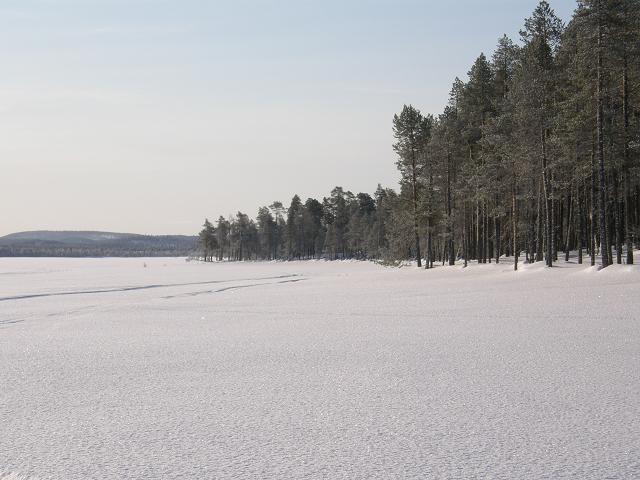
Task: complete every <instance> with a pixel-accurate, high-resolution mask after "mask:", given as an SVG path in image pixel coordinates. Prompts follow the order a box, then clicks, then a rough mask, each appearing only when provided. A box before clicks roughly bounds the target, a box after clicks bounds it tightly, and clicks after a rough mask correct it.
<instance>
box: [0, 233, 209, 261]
mask: <svg viewBox="0 0 640 480" xmlns="http://www.w3.org/2000/svg"><path fill="white" fill-rule="evenodd" d="M197 246H198V237H195V236H187V235H137V234H133V233H114V232H75V231H47V230H42V231H34V232H19V233H12V234H10V235H6V236H4V237H0V257H172V256H186V255H190V254H192V253H194V252H195V251H196V250H197Z"/></svg>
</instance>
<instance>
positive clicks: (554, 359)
mask: <svg viewBox="0 0 640 480" xmlns="http://www.w3.org/2000/svg"><path fill="white" fill-rule="evenodd" d="M145 264H146V267H145ZM0 472H6V473H5V475H12V476H13V478H38V479H56V480H57V479H61V480H62V479H64V480H67V479H83V480H84V479H114V478H122V479H125V478H126V479H129V478H131V479H178V478H181V479H187V478H188V479H210V478H296V479H297V478H330V479H334V478H362V479H365V478H367V479H368V478H460V479H463V478H465V479H466V478H483V479H485V478H492V479H515V478H527V479H532V478H548V479H561V478H579V479H603V478H608V479H616V478H619V479H631V478H640V267H636V266H634V267H632V266H612V267H610V268H607V269H606V270H603V271H600V272H598V271H597V270H596V269H594V268H590V267H588V266H578V265H575V264H565V263H563V262H560V264H559V265H558V267H556V268H553V269H546V268H544V266H543V265H542V264H536V265H532V266H527V265H523V268H522V270H521V271H519V272H517V273H514V272H512V271H511V265H509V264H500V265H499V266H497V265H495V264H493V265H486V266H485V265H483V266H477V265H471V266H470V267H468V268H467V269H462V268H460V267H459V266H455V267H440V268H437V269H435V270H433V271H424V270H419V269H417V268H400V269H398V268H385V267H381V266H377V265H374V264H371V263H361V262H282V263H235V264H232V263H224V264H202V263H194V262H192V263H188V262H185V261H184V260H183V259H158V258H156V259H0ZM0 476H2V475H0ZM9 478H12V477H9Z"/></svg>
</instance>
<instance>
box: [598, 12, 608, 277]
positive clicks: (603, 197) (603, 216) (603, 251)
mask: <svg viewBox="0 0 640 480" xmlns="http://www.w3.org/2000/svg"><path fill="white" fill-rule="evenodd" d="M601 3H602V0H598V3H597V7H598V10H597V15H598V48H597V50H598V52H597V56H598V67H597V80H598V82H597V83H598V85H597V89H596V96H597V99H596V100H597V115H596V135H597V154H598V178H599V181H600V192H599V196H598V208H599V210H600V212H599V213H600V214H599V217H600V257H601V259H602V260H601V262H602V268H606V267H608V266H609V246H608V242H607V203H606V201H607V183H606V176H605V167H604V132H603V118H602V117H603V115H604V112H603V106H602V96H603V88H604V87H603V76H602V74H603V72H602V5H601Z"/></svg>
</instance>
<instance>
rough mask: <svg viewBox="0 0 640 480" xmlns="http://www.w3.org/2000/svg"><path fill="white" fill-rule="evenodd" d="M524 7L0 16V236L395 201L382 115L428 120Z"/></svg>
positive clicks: (189, 224) (182, 224)
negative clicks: (295, 204)
mask: <svg viewBox="0 0 640 480" xmlns="http://www.w3.org/2000/svg"><path fill="white" fill-rule="evenodd" d="M537 3H538V2H537V0H518V1H506V0H502V1H498V0H493V1H489V2H473V1H470V0H465V1H461V2H457V3H456V4H455V5H442V4H430V3H427V2H418V1H410V0H402V1H394V2H391V1H376V2H364V1H353V2H349V4H348V5H344V4H342V2H336V1H329V2H323V3H322V4H321V5H320V4H314V3H312V2H293V1H290V0H287V1H281V2H277V3H275V2H267V1H238V2H234V3H233V5H230V4H221V3H218V2H213V3H211V2H202V1H195V0H188V1H185V2H180V3H179V4H178V3H176V2H169V1H158V2H153V8H150V7H151V5H152V3H151V1H150V0H131V1H126V2H125V1H121V0H114V1H109V2H107V1H101V0H94V1H91V2H88V1H79V0H60V1H57V2H53V1H45V0H42V1H34V0H31V1H8V2H3V6H1V7H0V19H1V21H2V22H3V25H2V31H1V33H0V39H2V41H3V43H4V44H5V45H10V46H11V48H10V49H4V51H3V52H2V53H1V54H0V55H1V56H2V57H1V58H2V61H3V65H4V69H3V71H4V74H3V78H2V80H1V81H0V111H2V115H1V116H0V118H1V119H2V120H1V122H2V129H3V131H4V135H3V141H2V142H0V155H2V158H3V166H4V168H3V180H4V181H3V186H2V188H1V189H0V201H1V203H2V204H3V205H4V206H5V208H4V212H3V222H2V224H0V235H5V234H9V233H13V232H18V231H24V230H101V231H115V232H130V233H143V234H187V235H193V234H195V233H196V232H197V231H198V230H199V227H200V225H201V224H202V221H203V220H204V218H205V217H209V218H211V219H215V218H217V217H218V216H219V215H224V216H227V215H229V214H232V213H234V212H236V211H238V210H241V211H243V212H246V213H248V214H249V215H251V216H254V215H255V213H256V211H257V209H258V207H259V206H261V205H268V204H270V203H272V202H273V201H274V200H280V201H282V202H283V203H284V204H285V205H287V204H288V203H289V201H290V199H291V197H292V196H293V195H294V194H298V195H300V196H301V197H302V198H303V199H305V198H307V197H316V198H319V199H321V198H322V197H323V196H326V195H327V194H328V193H329V192H330V190H331V189H332V188H333V187H334V186H336V185H340V186H343V187H344V188H345V189H348V190H351V191H353V192H354V193H356V192H359V191H366V192H370V193H371V192H373V191H374V190H375V188H376V185H377V184H378V183H381V184H382V185H384V186H389V187H394V188H395V187H396V186H397V180H398V178H399V176H398V174H397V172H396V167H395V163H394V162H395V156H394V153H393V151H392V148H391V144H392V141H393V138H392V131H391V119H392V116H393V114H394V113H396V112H398V111H399V110H400V109H401V108H402V105H403V104H405V103H406V104H408V103H411V104H413V105H414V106H416V107H417V108H419V109H420V110H422V111H423V112H424V113H432V114H434V115H437V114H438V113H440V112H441V110H442V108H443V106H444V105H445V103H446V101H447V96H448V92H449V89H450V87H451V83H452V82H453V80H454V78H455V77H456V76H459V77H461V78H465V77H466V72H467V71H468V70H469V68H470V66H471V64H472V63H473V61H474V59H475V58H476V57H477V56H478V55H479V54H480V53H481V52H484V53H485V54H487V55H488V56H489V55H490V54H491V52H492V51H493V49H494V47H495V45H496V43H497V40H498V38H499V37H500V36H501V35H502V34H503V33H506V34H507V35H509V36H510V37H512V38H513V39H514V40H517V39H518V29H519V28H520V27H521V26H522V24H523V21H524V18H525V17H527V16H529V15H530V13H531V12H532V10H533V9H534V8H535V6H536V4H537ZM550 3H551V6H552V7H553V8H554V9H555V11H556V13H557V14H558V15H559V16H560V17H561V18H563V19H565V20H566V19H568V17H569V15H570V13H571V12H572V11H573V9H574V7H575V2H574V1H569V0H565V1H551V2H550ZM505 26H507V27H508V29H507V30H506V31H504V28H505ZM445 46H446V49H445V48H444V47H445ZM444 52H446V54H445V53H444ZM7 206H10V207H11V208H7Z"/></svg>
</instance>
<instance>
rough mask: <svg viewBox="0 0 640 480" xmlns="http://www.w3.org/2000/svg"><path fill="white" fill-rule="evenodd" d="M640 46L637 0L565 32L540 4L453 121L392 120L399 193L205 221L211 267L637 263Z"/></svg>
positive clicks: (296, 199)
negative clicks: (308, 261) (231, 263)
mask: <svg viewBox="0 0 640 480" xmlns="http://www.w3.org/2000/svg"><path fill="white" fill-rule="evenodd" d="M639 39H640V2H638V1H637V0H609V1H605V0H584V1H579V2H578V3H577V6H576V10H575V12H574V14H573V17H572V18H571V20H570V21H569V22H568V23H567V24H566V25H565V24H564V23H563V22H562V21H561V20H560V19H559V18H558V17H557V16H556V15H555V13H554V10H553V9H552V7H551V6H550V5H549V3H547V2H546V1H541V2H540V3H539V4H538V6H537V7H536V8H535V10H534V11H533V12H532V14H531V16H530V17H528V18H527V19H526V20H525V21H524V25H523V26H522V28H521V30H520V38H519V39H517V40H514V39H511V38H508V37H507V36H506V35H505V36H502V37H501V38H499V40H498V42H497V46H496V48H495V50H494V52H493V53H492V54H491V55H489V56H487V55H485V54H484V53H481V54H480V55H479V56H478V58H477V59H476V60H475V61H474V62H473V64H472V65H471V67H470V69H469V71H468V73H467V76H466V78H467V79H466V81H463V80H461V79H460V78H455V79H454V81H453V84H452V86H451V92H450V94H449V99H448V103H447V105H446V107H445V108H444V111H443V112H441V113H438V114H433V113H425V112H421V111H420V110H419V109H418V108H416V107H415V106H413V105H404V106H403V107H402V108H401V109H400V111H399V112H398V113H397V114H396V115H394V117H393V119H392V128H393V135H394V138H395V143H394V144H393V145H392V146H390V148H391V147H392V148H393V152H395V156H396V164H397V167H398V170H399V172H400V174H401V182H400V189H399V191H396V190H394V189H391V188H383V187H382V186H380V185H378V187H377V189H376V190H375V192H374V193H373V194H369V193H357V194H354V193H352V192H350V191H348V190H346V189H344V188H342V187H335V188H334V189H333V190H331V192H330V194H329V195H328V196H327V197H325V198H323V199H321V200H319V199H314V198H309V199H307V200H305V201H303V200H302V198H301V197H300V196H298V195H294V196H293V198H292V199H291V201H290V203H289V205H288V206H287V205H285V204H283V203H281V202H277V201H276V202H273V203H271V204H270V205H268V206H263V207H260V208H259V209H258V212H257V216H256V217H255V219H252V218H250V217H249V216H248V215H247V214H245V213H242V212H238V213H237V214H236V215H235V216H234V217H231V218H224V217H222V216H221V217H219V218H218V220H217V221H215V222H210V221H209V220H206V221H205V224H204V228H203V230H202V231H201V232H200V239H201V244H202V250H203V251H204V257H205V259H207V260H213V259H218V260H222V259H231V260H246V259H304V258H327V259H344V258H356V259H380V260H384V261H389V262H394V261H401V260H409V259H413V260H417V263H418V266H424V267H425V268H430V267H432V266H433V265H434V264H435V263H442V264H453V263H454V262H456V261H464V263H465V264H466V263H467V262H469V261H476V262H479V263H487V262H489V263H490V262H492V261H495V262H499V261H500V258H501V257H515V258H514V259H515V261H514V268H515V269H517V268H518V262H519V261H523V262H541V261H544V262H545V263H546V264H547V265H548V266H553V264H554V262H556V261H557V260H558V258H559V257H560V258H564V259H565V260H569V258H570V257H575V258H574V260H576V261H577V262H579V263H583V262H591V264H592V265H594V264H596V261H597V262H598V264H601V265H602V266H603V267H606V266H607V265H610V264H612V263H614V262H615V263H623V262H624V263H628V264H631V263H633V261H634V258H633V248H634V246H635V247H636V248H637V245H638V234H639V225H640V169H639V168H638V167H639V164H638V162H639V157H640V89H639V80H640V59H639V56H638V55H639V53H640V41H639ZM390 151H391V150H390ZM390 158H391V156H390Z"/></svg>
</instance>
